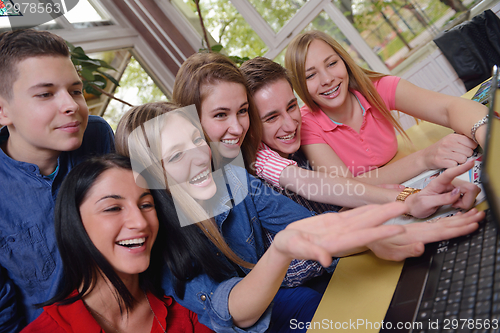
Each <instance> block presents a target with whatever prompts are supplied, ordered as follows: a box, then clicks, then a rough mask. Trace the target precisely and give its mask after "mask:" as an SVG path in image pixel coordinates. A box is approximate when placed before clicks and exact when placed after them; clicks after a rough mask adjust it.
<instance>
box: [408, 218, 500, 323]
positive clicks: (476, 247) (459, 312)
mask: <svg viewBox="0 0 500 333" xmlns="http://www.w3.org/2000/svg"><path fill="white" fill-rule="evenodd" d="M499 242H500V237H499V236H498V235H497V231H496V229H495V225H494V223H493V218H492V217H491V215H490V213H489V210H488V211H487V217H486V221H484V222H483V223H481V224H480V228H479V229H478V230H477V231H476V232H474V233H473V234H471V235H468V236H464V237H459V238H455V239H452V240H449V241H444V242H440V243H439V244H438V245H437V249H436V253H435V254H434V255H433V259H432V263H431V266H430V270H429V276H428V280H427V283H426V286H425V288H424V291H423V294H422V301H421V303H420V308H419V311H418V312H417V317H416V321H418V322H421V323H422V324H423V329H422V330H416V331H417V332H491V331H495V332H496V331H498V330H500V322H499V318H500V246H499Z"/></svg>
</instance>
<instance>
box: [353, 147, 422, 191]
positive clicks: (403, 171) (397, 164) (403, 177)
mask: <svg viewBox="0 0 500 333" xmlns="http://www.w3.org/2000/svg"><path fill="white" fill-rule="evenodd" d="M424 155H425V150H419V151H417V152H415V153H413V154H411V155H408V156H406V157H403V158H401V159H400V160H397V161H394V162H391V163H389V164H386V165H384V166H382V167H380V168H377V169H374V170H371V171H368V172H365V173H363V174H361V175H358V176H357V177H356V178H355V179H356V180H358V181H361V182H363V183H367V184H372V185H380V184H401V183H403V182H405V181H407V180H408V179H411V178H413V177H415V176H417V175H419V174H421V173H422V172H424V171H426V170H427V167H426V165H425V162H424V161H425V156H424Z"/></svg>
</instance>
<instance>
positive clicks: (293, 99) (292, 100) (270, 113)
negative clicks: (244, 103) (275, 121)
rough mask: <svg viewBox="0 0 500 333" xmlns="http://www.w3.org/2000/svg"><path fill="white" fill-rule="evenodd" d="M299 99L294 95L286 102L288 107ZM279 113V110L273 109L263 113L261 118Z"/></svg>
mask: <svg viewBox="0 0 500 333" xmlns="http://www.w3.org/2000/svg"><path fill="white" fill-rule="evenodd" d="M296 101H297V97H294V98H292V99H291V100H290V101H289V102H288V103H287V104H286V107H287V108H288V107H289V106H290V105H291V104H293V103H295V102H296ZM277 113H279V111H278V110H272V111H269V112H268V113H266V114H265V115H263V116H262V117H261V118H260V119H261V120H263V119H265V118H267V117H270V116H273V115H275V114H277Z"/></svg>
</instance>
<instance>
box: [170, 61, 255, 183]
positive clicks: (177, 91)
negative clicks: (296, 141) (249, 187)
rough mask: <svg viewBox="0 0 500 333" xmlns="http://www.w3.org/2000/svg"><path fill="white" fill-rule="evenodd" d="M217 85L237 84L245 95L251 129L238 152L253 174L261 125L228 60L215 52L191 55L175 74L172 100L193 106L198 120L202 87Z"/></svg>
mask: <svg viewBox="0 0 500 333" xmlns="http://www.w3.org/2000/svg"><path fill="white" fill-rule="evenodd" d="M220 82H230V83H239V84H241V85H243V86H244V87H245V91H246V92H247V98H248V104H249V106H248V108H249V111H248V115H249V117H250V127H249V129H248V133H247V134H246V136H245V139H244V140H243V143H242V145H241V152H242V154H243V159H244V161H245V167H246V169H247V171H248V172H249V173H250V174H253V175H255V170H254V168H252V166H253V164H254V162H255V158H256V154H257V148H258V146H259V143H260V141H261V138H262V124H261V121H260V118H259V116H258V113H257V112H256V110H255V105H254V102H253V99H252V97H251V95H250V94H249V92H248V87H247V81H246V79H245V77H244V76H243V74H242V73H241V72H240V70H239V68H238V67H237V66H236V64H235V63H234V62H232V61H231V59H229V58H228V57H226V56H225V55H223V54H219V53H214V52H211V53H195V54H193V55H192V56H190V57H189V58H188V59H187V60H186V61H184V63H183V64H182V66H181V68H180V69H179V71H178V72H177V76H176V77H175V83H174V89H173V92H172V100H173V102H175V103H177V104H179V105H180V106H188V105H192V104H194V105H195V106H196V110H197V111H198V115H199V117H200V119H201V118H202V116H201V104H202V102H203V100H204V99H205V97H206V96H204V95H203V91H202V90H203V89H202V88H203V86H204V85H213V84H217V83H220ZM205 135H206V133H205Z"/></svg>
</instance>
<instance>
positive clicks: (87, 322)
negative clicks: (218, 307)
mask: <svg viewBox="0 0 500 333" xmlns="http://www.w3.org/2000/svg"><path fill="white" fill-rule="evenodd" d="M148 299H149V303H150V304H151V308H152V309H153V311H154V313H155V314H156V317H157V318H158V320H159V321H160V323H161V325H162V326H163V327H165V328H166V331H165V332H169V333H195V332H196V333H208V332H213V331H212V330H210V329H209V328H208V327H206V326H205V325H203V324H200V323H199V322H198V315H196V313H194V312H192V311H189V310H188V309H186V308H185V307H183V306H182V305H180V304H179V303H177V302H176V301H174V300H173V299H172V298H171V297H168V296H164V298H163V300H159V299H158V298H156V297H155V296H153V295H152V294H150V293H148ZM43 310H44V311H43V312H42V314H41V315H40V316H39V317H38V318H37V319H36V320H35V321H33V322H32V323H31V324H29V325H28V326H27V327H25V328H24V329H23V330H22V331H21V332H22V333H40V332H51V333H67V332H73V333H101V332H103V329H102V328H101V326H99V324H98V323H97V321H96V320H95V319H94V317H92V315H91V314H90V312H89V311H88V310H87V308H86V307H85V304H84V303H83V301H82V300H78V301H76V302H74V303H72V304H69V305H57V304H52V305H49V306H46V307H44V308H43ZM162 332H163V329H162V328H161V327H160V325H159V324H158V321H157V320H156V319H154V320H153V327H152V328H151V333H162Z"/></svg>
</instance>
